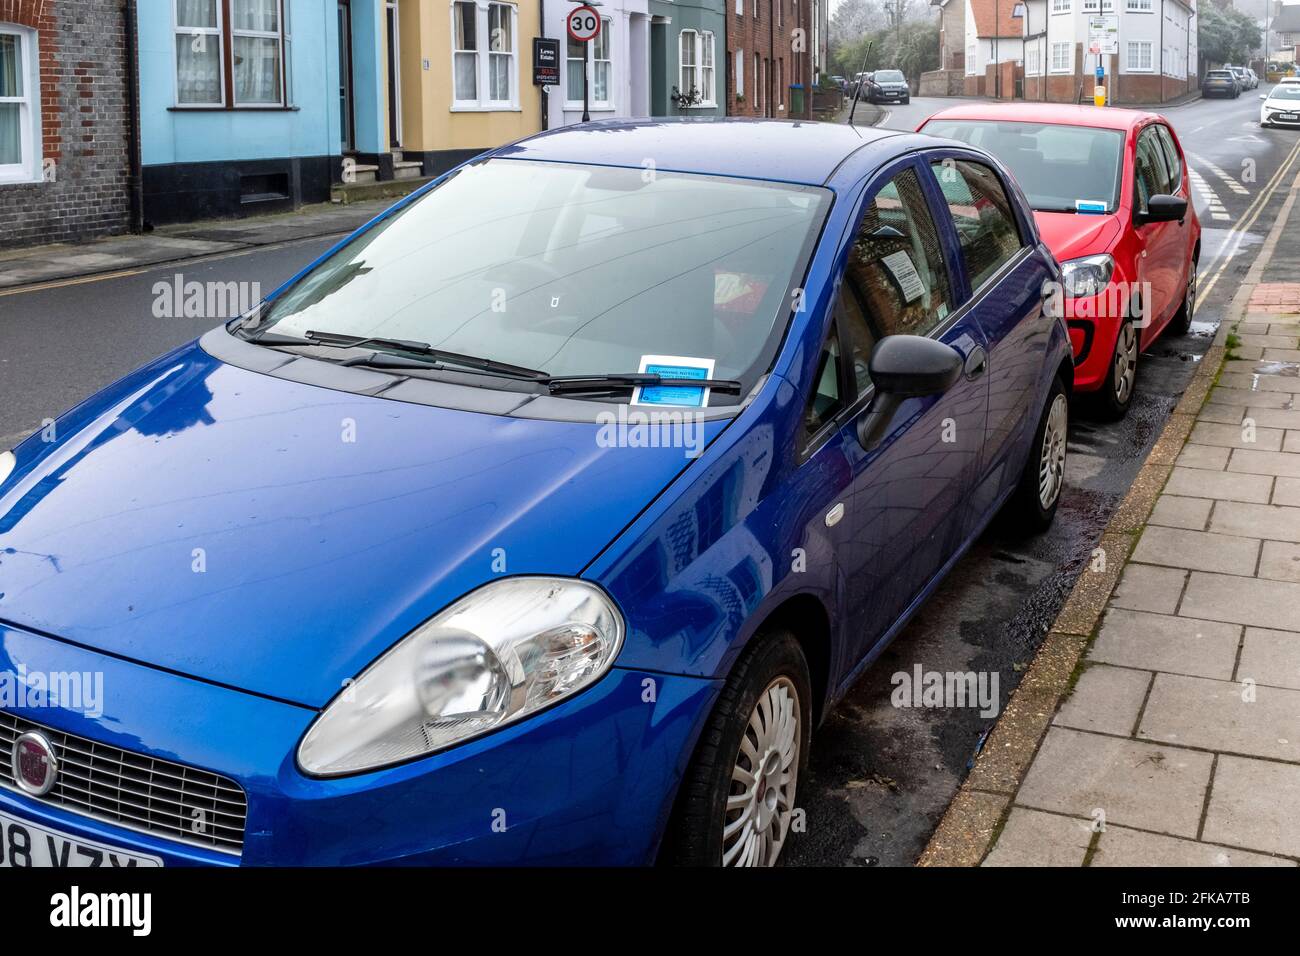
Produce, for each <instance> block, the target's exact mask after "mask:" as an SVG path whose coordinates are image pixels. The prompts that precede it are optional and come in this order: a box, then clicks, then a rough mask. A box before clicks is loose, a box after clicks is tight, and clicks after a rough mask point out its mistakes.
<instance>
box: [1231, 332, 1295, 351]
mask: <svg viewBox="0 0 1300 956" xmlns="http://www.w3.org/2000/svg"><path fill="white" fill-rule="evenodd" d="M1237 338H1239V339H1241V344H1242V345H1258V346H1260V347H1261V348H1266V349H1294V348H1300V337H1297V336H1295V335H1282V334H1278V335H1272V334H1269V333H1265V334H1263V335H1260V334H1252V335H1238V336H1237Z"/></svg>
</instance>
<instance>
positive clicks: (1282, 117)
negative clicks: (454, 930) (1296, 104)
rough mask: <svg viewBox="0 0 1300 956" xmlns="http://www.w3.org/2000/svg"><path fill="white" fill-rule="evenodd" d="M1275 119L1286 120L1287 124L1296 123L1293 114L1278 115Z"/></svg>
mask: <svg viewBox="0 0 1300 956" xmlns="http://www.w3.org/2000/svg"><path fill="white" fill-rule="evenodd" d="M1276 118H1277V119H1280V120H1286V121H1287V122H1288V123H1294V122H1295V121H1296V115H1295V114H1294V113H1278V114H1277V117H1276Z"/></svg>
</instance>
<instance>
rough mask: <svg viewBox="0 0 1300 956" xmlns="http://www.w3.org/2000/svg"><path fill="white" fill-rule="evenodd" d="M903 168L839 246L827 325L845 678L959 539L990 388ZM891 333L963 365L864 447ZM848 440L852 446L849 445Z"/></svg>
mask: <svg viewBox="0 0 1300 956" xmlns="http://www.w3.org/2000/svg"><path fill="white" fill-rule="evenodd" d="M923 175H928V171H927V170H926V169H925V167H924V166H922V165H918V164H916V163H914V162H912V161H910V160H909V161H907V162H906V163H904V164H902V165H896V166H894V167H892V168H890V169H888V170H886V171H885V172H884V173H883V174H882V176H881V178H878V179H877V181H876V183H877V185H873V186H872V187H870V188H869V190H868V193H872V192H874V194H872V195H869V199H868V202H867V204H866V206H865V210H864V212H863V214H862V217H861V220H860V222H859V224H858V226H857V229H856V232H855V233H854V235H853V237H852V240H851V242H850V246H849V249H848V259H847V263H846V265H845V270H844V276H843V280H842V282H841V285H840V294H839V300H838V305H837V315H836V324H837V327H838V329H839V334H840V337H841V350H842V352H843V356H844V364H845V369H846V379H847V382H846V388H847V390H848V402H849V408H848V414H847V415H846V416H845V419H844V434H843V435H842V436H841V440H842V447H843V449H844V454H845V456H846V458H847V460H848V463H849V467H850V469H851V472H852V476H853V477H852V480H851V483H850V487H849V490H848V493H847V495H846V500H845V502H844V504H845V509H846V512H847V514H846V517H845V520H846V521H851V522H852V531H851V540H850V542H849V544H848V547H847V549H846V552H845V553H844V554H842V555H841V566H842V567H843V568H844V571H845V578H846V583H847V591H848V594H847V600H846V605H847V610H848V615H847V617H848V620H849V621H850V622H851V624H850V627H851V628H852V630H851V631H850V633H849V634H847V635H846V637H847V641H846V647H847V650H848V653H849V655H850V659H849V660H848V661H847V662H846V663H847V664H848V670H849V671H850V672H851V671H852V670H853V668H854V667H855V666H856V665H857V664H859V663H860V662H861V661H863V660H864V659H866V658H867V656H868V655H869V654H870V653H871V651H872V649H873V648H874V647H876V645H877V644H878V643H879V642H880V641H881V639H882V638H884V637H885V636H887V635H889V634H890V633H891V631H892V630H893V629H894V627H895V625H896V624H897V623H898V621H899V619H900V618H901V617H902V616H903V615H904V613H905V612H907V611H908V610H909V609H910V608H911V606H912V605H913V604H914V603H915V602H916V600H917V599H918V598H919V597H920V595H921V592H922V591H923V590H924V589H925V587H926V585H927V584H928V583H929V582H930V581H931V580H932V579H933V578H934V577H935V575H936V574H938V572H939V571H940V570H942V569H943V567H944V566H945V565H946V564H947V563H948V561H949V559H950V558H951V557H952V556H953V554H954V553H955V552H956V550H957V548H958V547H959V546H960V544H961V543H962V540H963V537H962V534H963V530H964V528H965V524H966V522H965V520H964V519H965V515H966V512H967V503H966V499H967V497H968V495H969V493H970V491H971V489H972V488H973V487H974V485H975V481H976V476H977V473H978V469H979V463H980V454H981V451H982V449H983V446H984V439H985V420H986V414H987V405H988V380H987V376H985V375H984V374H983V373H984V368H985V366H984V365H983V364H982V362H981V361H980V356H981V355H982V354H983V350H984V348H985V342H984V338H983V334H982V332H981V331H980V328H979V326H978V324H977V323H976V322H975V321H974V320H973V319H972V318H970V317H969V314H968V313H963V312H962V310H960V309H959V308H958V305H959V302H958V298H957V296H958V286H957V284H956V282H955V274H954V272H953V270H952V269H951V268H950V264H949V263H948V262H947V261H946V258H945V256H944V252H943V243H942V241H941V232H940V230H939V228H938V226H937V224H936V222H935V220H934V218H933V216H932V214H931V211H930V206H929V203H928V201H927V199H926V191H925V188H924V187H923V186H922V182H921V176H923ZM888 335H922V336H929V337H932V338H937V339H939V340H940V341H942V342H944V343H946V344H948V345H951V346H952V347H953V348H954V349H956V350H957V351H958V352H959V353H961V355H962V356H963V357H964V358H966V359H968V374H967V375H965V376H963V377H962V378H961V379H959V380H958V382H957V384H955V385H954V386H953V387H952V388H951V389H949V390H948V391H947V392H946V393H944V394H942V395H936V396H929V397H926V398H914V399H908V400H907V401H905V402H904V403H903V404H902V406H901V407H900V408H899V409H898V412H897V414H896V415H895V416H894V419H893V421H892V423H891V424H890V427H889V430H888V433H887V434H886V435H885V437H884V439H883V441H882V442H881V443H880V444H879V445H878V446H877V447H875V448H874V449H872V450H870V451H868V450H865V449H864V448H863V447H862V445H861V444H860V443H858V442H857V440H856V437H857V426H858V421H859V419H861V418H862V417H863V416H864V415H866V414H867V413H868V411H869V408H870V404H871V402H872V399H873V398H874V388H873V386H872V383H871V376H870V372H869V362H870V356H871V350H872V348H873V346H874V345H875V343H877V342H879V341H880V340H881V339H882V338H884V337H885V336H888ZM850 439H851V440H850Z"/></svg>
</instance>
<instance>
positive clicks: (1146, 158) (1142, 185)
mask: <svg viewBox="0 0 1300 956" xmlns="http://www.w3.org/2000/svg"><path fill="white" fill-rule="evenodd" d="M1134 182H1135V184H1136V186H1137V207H1138V209H1139V210H1141V211H1143V212H1145V211H1146V208H1147V200H1148V199H1150V198H1151V197H1152V196H1158V195H1160V194H1161V193H1167V192H1169V167H1168V166H1166V165H1165V156H1164V153H1163V152H1161V150H1160V140H1158V139H1157V138H1156V131H1155V130H1154V129H1153V128H1151V127H1149V126H1148V127H1147V128H1146V129H1144V130H1143V131H1142V132H1141V133H1139V134H1138V140H1137V169H1136V170H1135V177H1134Z"/></svg>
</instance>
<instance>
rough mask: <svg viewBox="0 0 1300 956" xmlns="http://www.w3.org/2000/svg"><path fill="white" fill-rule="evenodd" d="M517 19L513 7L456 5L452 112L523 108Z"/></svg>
mask: <svg viewBox="0 0 1300 956" xmlns="http://www.w3.org/2000/svg"><path fill="white" fill-rule="evenodd" d="M518 16H519V13H518V10H517V9H516V8H515V4H513V3H484V4H481V5H480V3H478V2H475V0H453V3H452V5H451V49H452V53H451V59H452V103H451V106H452V109H456V110H501V109H518V108H519V47H518V33H519V31H518V29H517V23H518ZM593 85H594V84H593ZM578 92H579V94H581V92H582V88H581V87H579V88H578Z"/></svg>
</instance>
